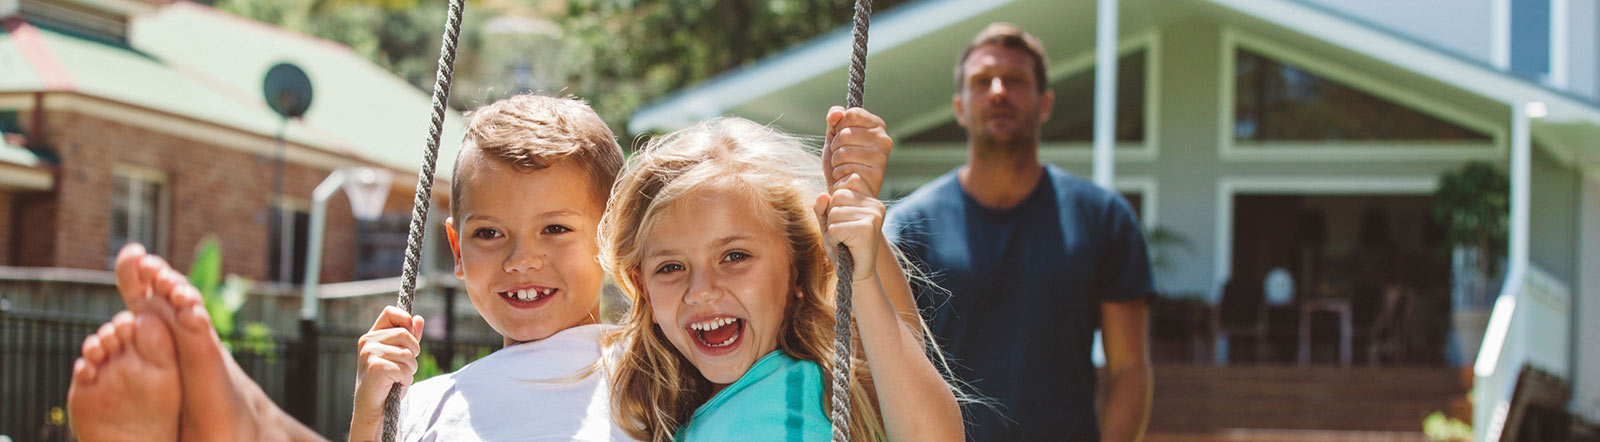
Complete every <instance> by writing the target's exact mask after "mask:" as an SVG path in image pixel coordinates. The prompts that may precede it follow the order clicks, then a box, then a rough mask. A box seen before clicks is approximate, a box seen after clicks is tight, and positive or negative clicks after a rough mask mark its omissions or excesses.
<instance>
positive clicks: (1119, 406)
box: [1100, 298, 1153, 442]
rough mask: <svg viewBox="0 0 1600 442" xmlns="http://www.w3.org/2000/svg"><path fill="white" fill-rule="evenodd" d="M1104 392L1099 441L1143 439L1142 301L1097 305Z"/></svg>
mask: <svg viewBox="0 0 1600 442" xmlns="http://www.w3.org/2000/svg"><path fill="white" fill-rule="evenodd" d="M1100 317H1101V320H1100V323H1101V326H1100V331H1101V338H1102V341H1103V343H1104V344H1105V351H1106V379H1105V380H1104V383H1102V384H1101V385H1102V387H1103V388H1106V389H1107V391H1108V394H1107V400H1106V408H1105V410H1104V412H1103V413H1101V415H1100V440H1101V441H1117V442H1121V441H1138V440H1143V439H1144V430H1145V424H1146V423H1147V421H1148V420H1149V419H1150V392H1151V390H1152V384H1153V382H1152V381H1151V373H1150V344H1149V343H1150V338H1149V335H1150V332H1149V330H1150V307H1149V302H1148V301H1146V300H1145V299H1144V298H1140V299H1136V300H1132V301H1122V302H1102V303H1100Z"/></svg>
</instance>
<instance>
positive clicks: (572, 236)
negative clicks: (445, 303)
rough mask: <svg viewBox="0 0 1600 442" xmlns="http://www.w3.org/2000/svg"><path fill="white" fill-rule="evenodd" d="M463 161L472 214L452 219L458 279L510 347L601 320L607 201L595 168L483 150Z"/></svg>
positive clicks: (462, 198) (464, 191)
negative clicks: (598, 189) (599, 194)
mask: <svg viewBox="0 0 1600 442" xmlns="http://www.w3.org/2000/svg"><path fill="white" fill-rule="evenodd" d="M461 161H471V162H472V163H471V164H469V165H466V166H467V167H463V168H462V169H461V170H462V172H461V176H458V177H456V179H459V180H463V181H462V186H461V195H458V196H457V201H459V204H460V205H461V207H460V208H459V209H458V210H457V211H456V213H458V214H459V215H461V217H462V219H461V220H456V219H454V218H452V219H450V220H447V221H446V222H447V223H448V224H449V227H450V230H451V232H450V236H451V241H450V242H451V249H452V251H453V252H455V257H456V268H455V273H456V276H457V277H459V278H462V279H464V280H466V284H467V295H468V297H469V298H471V299H472V305H473V306H474V307H476V308H477V309H478V312H479V313H480V314H482V315H483V318H484V320H485V321H487V322H488V323H489V325H490V326H491V327H494V329H495V331H498V332H500V334H501V335H503V336H505V337H506V341H507V344H512V343H517V342H526V341H534V340H539V339H544V338H547V337H550V335H553V334H555V333H556V332H558V331H561V330H565V329H567V328H571V327H573V326H577V325H581V324H587V323H595V322H598V314H597V312H598V308H599V295H600V285H601V283H602V281H603V280H604V274H605V273H604V270H602V269H601V267H600V263H599V262H598V261H596V260H595V255H596V254H597V252H598V246H597V245H596V244H595V236H596V232H597V231H598V226H599V223H600V214H601V211H602V210H604V203H603V202H601V201H597V198H596V197H595V195H594V192H593V190H592V189H593V186H590V185H589V180H590V179H591V178H590V177H589V174H588V173H586V172H585V171H584V170H583V169H581V168H579V167H578V166H576V165H574V164H573V163H572V162H570V161H558V162H556V163H555V164H554V165H552V166H550V167H547V168H544V169H539V170H525V169H519V168H517V167H514V166H511V165H509V164H505V163H501V162H498V161H494V160H490V159H486V158H483V157H482V155H481V154H480V153H469V154H464V155H463V157H462V159H461ZM457 223H459V227H460V231H455V227H456V226H457V225H458V224H457Z"/></svg>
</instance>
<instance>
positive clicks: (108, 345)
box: [95, 322, 122, 358]
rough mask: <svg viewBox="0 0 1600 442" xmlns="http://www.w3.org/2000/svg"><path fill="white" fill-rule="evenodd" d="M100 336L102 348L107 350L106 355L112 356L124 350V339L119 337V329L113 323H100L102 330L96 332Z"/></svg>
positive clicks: (96, 335)
mask: <svg viewBox="0 0 1600 442" xmlns="http://www.w3.org/2000/svg"><path fill="white" fill-rule="evenodd" d="M95 337H98V338H100V348H102V349H104V350H105V357H106V358H111V357H113V356H116V355H117V353H118V352H121V351H122V341H121V340H119V339H117V329H116V327H114V326H112V325H111V323H109V322H107V323H105V324H100V331H98V332H96V333H95Z"/></svg>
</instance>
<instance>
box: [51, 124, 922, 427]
mask: <svg viewBox="0 0 1600 442" xmlns="http://www.w3.org/2000/svg"><path fill="white" fill-rule="evenodd" d="M827 119H828V123H829V130H828V138H829V139H830V140H831V141H832V142H830V148H829V152H828V154H827V155H825V161H827V163H828V164H827V165H826V166H825V168H826V169H827V171H828V172H829V176H830V177H833V176H841V177H842V176H846V175H848V174H852V173H853V174H859V175H862V176H863V177H865V178H867V180H868V182H869V183H871V184H872V185H873V188H874V191H875V190H876V187H877V186H878V185H879V184H881V183H882V179H883V165H884V163H885V162H886V160H887V157H888V153H889V149H890V148H891V147H890V146H888V145H855V144H858V143H855V142H853V140H855V139H857V138H863V136H862V135H861V134H862V133H864V132H881V131H882V130H883V129H882V120H880V119H878V118H877V117H876V116H873V115H871V114H870V113H866V112H864V111H861V110H859V109H852V110H850V111H845V110H844V109H842V108H835V109H832V110H830V111H829V113H828V118H827ZM468 132H469V133H468V140H467V141H468V142H467V143H466V144H465V145H464V146H463V149H462V151H461V152H460V153H459V154H458V155H459V157H458V160H457V163H456V174H455V179H454V180H453V185H452V192H451V198H452V201H451V217H450V219H448V220H446V226H447V234H448V236H449V237H450V242H451V249H452V252H453V253H454V255H455V257H456V275H457V276H458V277H461V278H463V279H464V280H466V283H467V288H468V295H469V298H471V299H472V302H473V305H474V307H476V308H477V309H478V310H479V312H480V314H482V315H483V316H484V318H485V319H486V320H487V321H488V322H489V324H490V325H491V326H492V327H494V328H495V330H496V331H498V332H500V333H501V334H502V335H503V336H504V337H505V339H506V343H507V345H508V348H506V349H503V350H501V351H499V352H496V353H494V354H491V355H490V356H488V357H485V358H483V359H480V360H479V361H477V362H474V363H473V364H469V365H468V366H466V367H463V368H462V369H461V370H459V371H457V372H455V373H452V374H451V375H448V376H441V377H439V378H436V379H434V380H430V381H427V382H423V383H420V384H418V385H415V386H412V387H410V388H409V392H407V394H406V395H405V400H404V401H403V403H402V407H401V408H402V410H401V433H402V435H403V439H404V440H418V439H429V440H457V439H467V440H476V439H484V440H528V439H531V438H538V437H548V438H550V439H552V440H573V439H578V440H607V439H612V440H626V439H628V438H627V437H626V435H625V433H623V432H622V431H621V430H619V429H618V428H617V426H616V425H614V424H612V419H611V417H610V406H609V394H608V392H607V391H606V390H605V383H606V382H605V380H604V379H603V378H602V377H601V376H603V374H591V375H589V376H582V375H583V374H584V373H583V370H584V369H586V368H587V367H589V366H590V365H591V364H592V363H593V362H594V361H596V360H598V358H599V357H600V349H599V347H598V342H597V337H598V335H599V333H600V331H601V329H602V328H603V327H606V326H602V325H598V324H597V323H598V320H597V315H596V313H597V308H598V297H599V292H600V284H601V280H602V277H603V276H602V270H601V268H600V265H599V263H598V262H597V261H596V258H595V256H596V254H597V253H596V252H597V250H596V244H595V239H596V234H595V228H596V226H597V224H598V222H599V219H600V215H601V213H600V210H602V209H603V207H604V205H605V202H606V199H607V198H608V197H609V194H610V190H611V184H612V181H613V180H614V179H615V176H616V174H617V172H618V170H619V169H620V167H621V163H622V158H621V151H620V149H619V148H618V147H617V146H616V144H615V141H614V139H613V138H612V135H611V132H610V130H609V129H607V128H606V127H605V125H604V123H603V122H602V121H601V120H600V119H599V118H598V117H597V116H595V115H594V113H593V111H592V110H590V109H589V108H588V107H587V106H586V105H583V104H582V103H581V102H579V101H577V100H570V99H554V98H544V97H531V96H524V97H514V98H511V99H507V100H502V101H500V102H496V103H493V104H491V105H488V106H485V107H484V108H482V109H480V110H478V111H476V112H474V113H473V115H472V118H471V121H470V122H469V128H468ZM864 138H872V137H870V136H866V137H864ZM861 144H870V143H861ZM884 247H887V245H886V244H885V245H884ZM879 256H880V260H879V261H880V262H879V263H878V265H879V268H880V269H886V270H880V271H883V272H888V271H893V272H895V273H896V274H898V271H899V266H898V265H897V264H896V263H895V262H894V258H893V255H892V254H890V253H880V254H879ZM117 274H118V287H119V288H120V289H121V290H122V293H123V296H124V299H125V301H126V302H127V304H128V306H129V309H130V310H132V311H134V312H139V313H140V315H139V318H138V319H139V321H137V324H140V325H142V324H144V323H146V322H148V321H147V320H145V319H144V318H143V316H145V315H146V314H147V313H145V312H153V313H154V314H155V315H156V316H158V317H161V318H162V319H164V320H165V321H164V322H166V323H167V324H169V325H170V326H171V330H170V332H169V333H170V334H171V335H172V338H171V339H172V340H173V341H174V343H175V344H176V347H177V353H178V354H177V356H176V359H177V361H176V362H177V364H176V365H177V367H176V368H175V369H173V368H170V366H171V365H172V364H171V363H170V362H168V361H165V360H164V359H163V357H162V356H161V355H162V353H161V352H160V351H159V350H161V349H160V348H159V346H154V347H157V348H156V350H157V351H153V352H147V351H143V350H140V351H139V352H131V351H124V352H123V353H130V354H133V355H134V356H139V355H140V354H142V353H155V354H157V356H156V357H154V358H151V357H141V359H139V360H134V361H131V362H128V363H120V365H119V363H117V362H116V361H119V360H123V359H131V358H132V357H133V356H120V357H116V358H108V357H103V356H102V357H99V358H90V360H89V361H86V362H85V363H80V364H79V365H80V366H85V368H84V370H87V371H93V370H94V369H95V367H100V368H102V369H110V370H111V371H113V372H131V374H134V375H138V376H122V377H112V379H114V380H120V379H123V378H150V379H158V380H160V379H170V378H171V377H172V376H169V375H172V374H174V373H172V372H174V371H175V372H181V373H182V385H181V391H182V393H183V395H182V419H181V420H180V422H181V424H182V425H181V430H180V433H181V434H182V438H183V439H185V440H320V437H319V436H317V435H316V434H315V433H314V432H312V431H311V430H310V429H308V428H306V427H305V426H303V425H301V424H300V423H298V422H296V421H294V420H293V419H292V418H290V417H289V416H288V415H287V414H285V413H283V411H282V410H280V409H278V408H277V407H276V406H275V405H274V404H273V403H272V402H271V400H270V399H269V398H267V396H266V395H265V393H264V392H262V391H261V390H260V387H259V386H257V385H256V384H255V383H254V382H252V381H251V380H250V379H249V377H248V376H247V375H246V374H245V373H244V371H243V370H242V369H240V368H239V367H238V365H237V363H234V362H233V360H232V358H230V357H228V355H227V354H226V352H225V351H223V350H222V347H221V344H220V341H219V340H218V339H217V337H216V334H215V333H214V332H213V331H211V326H210V321H209V318H208V317H206V315H205V310H204V308H203V305H202V304H201V300H200V296H199V294H198V292H196V291H195V290H194V289H193V287H190V286H188V284H187V282H186V281H185V280H184V278H183V277H182V275H179V274H178V273H177V272H176V271H173V270H172V269H170V268H169V267H168V266H167V265H166V263H165V262H163V261H161V260H160V258H158V257H155V256H147V255H145V253H144V250H143V248H141V247H137V246H136V245H135V246H130V247H128V248H127V249H125V250H124V251H123V253H122V254H121V255H119V258H118V260H117ZM890 289H891V292H894V293H893V294H892V295H891V298H892V299H893V301H894V304H895V307H896V310H899V311H900V312H901V315H903V316H905V317H908V318H915V317H916V316H915V315H916V312H915V307H914V304H912V303H911V302H910V300H909V291H908V290H905V289H903V288H901V289H899V290H895V288H890ZM422 329H423V324H422V320H421V318H420V317H408V316H407V315H406V314H404V313H403V312H401V311H400V310H399V309H394V308H389V309H385V311H384V312H383V313H382V314H381V315H380V316H379V318H378V321H377V322H376V323H375V324H374V326H373V330H372V331H371V332H369V333H368V334H367V335H365V336H363V338H362V340H361V343H360V347H361V356H360V364H361V365H360V366H361V372H360V374H359V376H360V381H359V383H358V387H357V392H356V407H355V412H354V414H353V416H352V419H351V433H350V434H351V437H350V438H351V440H376V439H378V437H379V432H380V431H381V423H382V406H383V399H384V395H386V394H387V392H388V390H389V388H390V385H393V384H395V383H400V384H401V385H408V384H409V383H410V381H411V376H412V373H414V372H415V370H416V362H415V361H416V359H415V357H416V355H417V354H418V351H419V345H418V341H419V338H420V335H421V330H422ZM135 330H136V331H135ZM163 331H164V330H161V329H160V328H159V327H141V328H138V329H134V328H133V327H132V326H125V327H124V326H119V327H117V328H115V330H114V332H113V333H111V335H113V336H117V335H121V334H136V335H140V336H143V335H154V336H155V337H153V338H148V339H145V341H160V340H161V339H160V337H161V336H165V335H164V334H162V332H163ZM125 332H126V333H125ZM91 340H97V338H94V337H91ZM109 341H110V340H109V339H108V340H107V342H109ZM134 341H136V342H144V341H138V340H137V339H135V340H134ZM530 341H534V342H530ZM95 345H96V347H97V350H96V351H97V354H96V355H98V354H99V353H103V351H100V350H98V347H99V346H100V343H99V342H96V343H95ZM89 346H90V343H89V342H88V341H86V343H85V349H86V351H85V355H86V356H89V355H90V352H89V351H88V348H89ZM141 348H142V347H141ZM108 359H109V360H110V362H107V360H108ZM119 366H131V367H133V368H131V369H121V368H119ZM152 367H154V368H152ZM162 367H167V368H164V370H165V371H164V372H163V371H162V370H163V368H162ZM84 370H77V371H75V373H74V374H75V376H74V388H75V390H74V391H75V392H80V393H75V394H71V395H69V396H70V398H69V403H72V404H83V405H82V406H77V405H69V408H71V409H72V410H73V412H74V413H73V414H74V419H75V426H76V427H78V428H80V433H82V432H83V431H82V429H84V428H86V427H87V428H96V429H100V430H103V431H102V433H105V434H120V435H122V436H130V435H153V434H165V433H164V432H163V431H160V430H163V429H165V428H166V425H170V423H171V421H172V420H173V419H177V410H168V408H170V407H151V405H159V404H151V403H147V402H153V401H152V399H151V398H150V397H149V396H144V395H132V394H129V393H128V389H126V388H123V389H118V388H116V387H117V385H109V386H105V385H88V384H90V383H89V382H83V383H84V384H85V385H86V386H87V387H91V388H85V389H82V390H81V391H80V389H78V387H79V383H80V382H79V380H80V379H82V378H87V377H89V376H80V372H82V371H84ZM102 371H104V370H102ZM101 375H102V376H101V377H102V378H106V377H107V376H104V373H101ZM105 383H109V382H103V383H102V384H105ZM131 383H132V382H125V383H124V384H131ZM167 383H170V382H167ZM163 386H165V384H163ZM166 402H170V401H163V402H162V403H166ZM138 407H144V409H142V410H139V411H143V413H122V414H118V413H113V412H112V411H126V410H128V409H133V408H138ZM80 411H81V412H80ZM123 415H138V417H128V418H124V417H122V416H123ZM152 415H157V416H171V417H170V418H168V419H166V420H165V421H164V422H163V419H160V418H159V417H157V418H152V417H151V416H152ZM119 419H120V420H119ZM155 439H170V438H167V437H157V438H155ZM151 440H154V439H151Z"/></svg>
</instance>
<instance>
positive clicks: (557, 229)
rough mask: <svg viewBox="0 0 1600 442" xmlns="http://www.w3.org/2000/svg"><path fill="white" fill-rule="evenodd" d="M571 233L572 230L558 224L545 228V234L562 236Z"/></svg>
mask: <svg viewBox="0 0 1600 442" xmlns="http://www.w3.org/2000/svg"><path fill="white" fill-rule="evenodd" d="M571 231H572V229H571V228H568V227H567V226H563V225H558V224H551V225H548V226H545V228H544V233H549V234H562V233H567V232H571Z"/></svg>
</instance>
